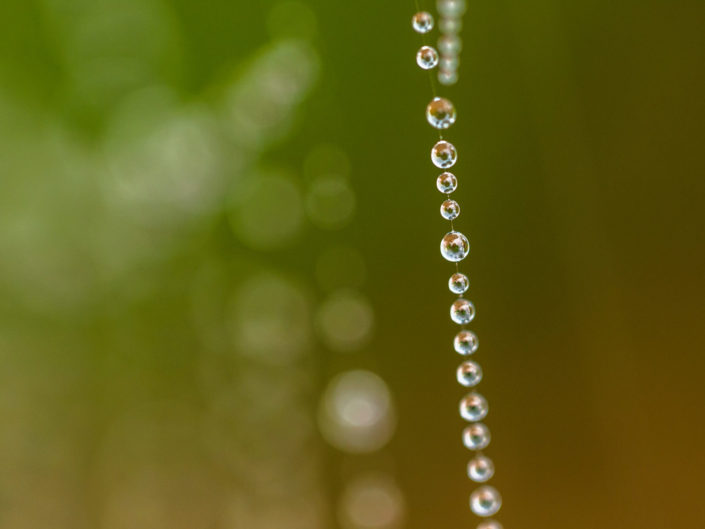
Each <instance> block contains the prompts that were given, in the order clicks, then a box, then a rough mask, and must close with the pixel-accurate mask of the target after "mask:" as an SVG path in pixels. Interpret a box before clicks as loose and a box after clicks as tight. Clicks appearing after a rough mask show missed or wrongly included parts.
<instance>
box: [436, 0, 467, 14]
mask: <svg viewBox="0 0 705 529" xmlns="http://www.w3.org/2000/svg"><path fill="white" fill-rule="evenodd" d="M436 8H437V9H438V12H439V13H440V14H441V16H444V17H459V16H461V15H463V14H464V13H465V8H466V6H465V0H436Z"/></svg>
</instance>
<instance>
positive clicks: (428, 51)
mask: <svg viewBox="0 0 705 529" xmlns="http://www.w3.org/2000/svg"><path fill="white" fill-rule="evenodd" d="M416 64H418V65H419V67H421V68H422V69H424V70H430V69H431V68H433V67H435V66H436V65H437V64H438V52H437V51H436V50H435V49H433V48H432V47H431V46H421V49H420V50H419V51H418V53H417V54H416Z"/></svg>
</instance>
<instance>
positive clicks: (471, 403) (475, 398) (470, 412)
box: [460, 392, 489, 422]
mask: <svg viewBox="0 0 705 529" xmlns="http://www.w3.org/2000/svg"><path fill="white" fill-rule="evenodd" d="M488 411H489V406H488V405H487V400H486V399H485V397H483V396H482V395H480V394H479V393H474V392H473V393H468V394H467V395H465V397H463V400H461V401H460V416H461V417H462V418H463V419H465V420H466V421H470V422H476V421H481V420H482V419H484V418H485V417H487V412H488Z"/></svg>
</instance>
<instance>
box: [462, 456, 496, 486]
mask: <svg viewBox="0 0 705 529" xmlns="http://www.w3.org/2000/svg"><path fill="white" fill-rule="evenodd" d="M492 476H494V463H492V460H491V459H490V458H489V457H487V456H482V455H478V456H477V457H475V458H474V459H472V460H471V461H470V462H469V463H468V477H469V478H470V479H471V480H473V481H474V482H475V483H486V482H487V481H489V480H490V479H492Z"/></svg>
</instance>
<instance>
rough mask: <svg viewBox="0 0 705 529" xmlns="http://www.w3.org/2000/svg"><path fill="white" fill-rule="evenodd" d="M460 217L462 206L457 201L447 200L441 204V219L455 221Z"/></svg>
mask: <svg viewBox="0 0 705 529" xmlns="http://www.w3.org/2000/svg"><path fill="white" fill-rule="evenodd" d="M458 215H460V206H459V205H458V203H457V202H456V201H455V200H450V199H448V200H446V201H444V202H443V204H441V217H443V218H444V219H446V220H454V219H457V218H458Z"/></svg>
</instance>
